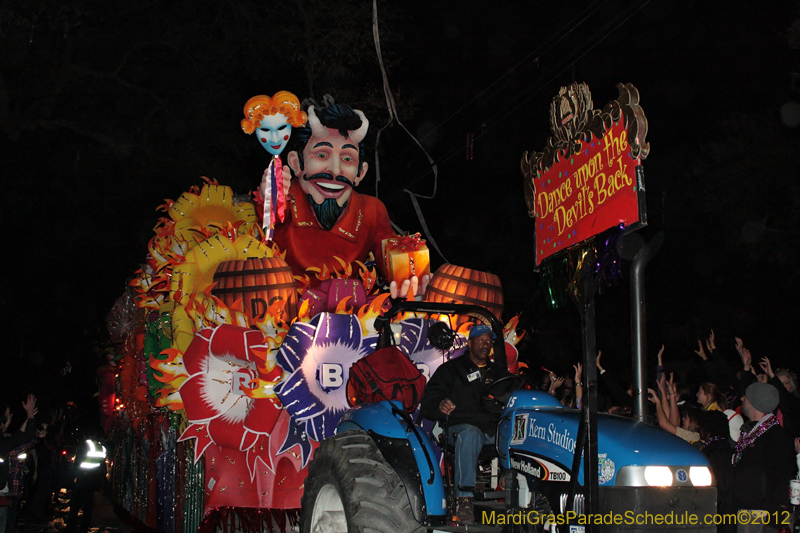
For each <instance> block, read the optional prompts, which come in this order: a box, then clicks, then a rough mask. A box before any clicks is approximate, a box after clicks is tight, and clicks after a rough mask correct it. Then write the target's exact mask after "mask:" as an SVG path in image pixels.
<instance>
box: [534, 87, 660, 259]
mask: <svg viewBox="0 0 800 533" xmlns="http://www.w3.org/2000/svg"><path fill="white" fill-rule="evenodd" d="M617 88H618V90H619V97H618V99H617V100H613V101H611V102H610V103H608V104H607V105H606V106H605V107H604V108H603V110H602V111H599V110H595V109H593V104H592V98H591V93H590V92H589V88H588V86H587V85H586V84H585V83H577V82H576V83H573V84H572V85H569V86H568V87H562V88H561V91H560V92H559V94H558V96H556V97H555V98H554V99H553V102H552V103H551V105H550V127H551V130H552V132H553V135H552V136H551V137H550V138H549V139H548V140H547V144H546V146H545V149H544V151H543V152H525V154H523V157H522V173H523V174H524V176H525V180H524V189H525V201H526V203H527V205H528V214H529V215H530V216H531V217H533V218H536V229H535V231H536V239H535V243H536V244H535V250H536V265H537V266H538V265H540V264H541V263H542V261H544V260H545V259H547V258H548V257H550V256H552V255H554V254H556V253H558V252H560V251H562V250H565V249H567V248H570V247H572V246H575V245H578V244H580V243H582V242H584V241H586V240H588V239H590V238H591V237H594V236H595V235H597V234H598V233H601V232H603V231H605V230H607V229H609V228H612V227H615V226H618V225H620V224H621V225H622V226H623V227H625V228H626V229H628V230H633V229H637V228H639V227H641V226H643V225H646V224H647V216H646V212H645V203H644V173H643V172H642V167H641V163H642V160H644V159H645V158H646V157H647V155H648V153H649V151H650V145H649V143H647V142H646V141H645V136H646V135H647V119H646V118H645V116H644V112H643V111H642V108H641V107H640V106H639V92H638V91H637V90H636V88H635V87H634V86H633V85H631V84H625V85H623V84H619V85H617Z"/></svg>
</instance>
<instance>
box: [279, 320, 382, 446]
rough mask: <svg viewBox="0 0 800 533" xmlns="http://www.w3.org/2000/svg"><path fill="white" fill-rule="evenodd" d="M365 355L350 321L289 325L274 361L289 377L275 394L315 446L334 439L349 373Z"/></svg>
mask: <svg viewBox="0 0 800 533" xmlns="http://www.w3.org/2000/svg"><path fill="white" fill-rule="evenodd" d="M370 351H371V350H369V346H368V345H366V344H365V343H364V340H363V336H362V328H361V323H360V322H359V320H358V318H356V317H355V316H353V315H336V314H331V313H321V314H319V315H317V316H315V317H314V318H312V319H311V321H310V322H309V323H307V324H305V323H301V322H295V323H294V324H293V325H292V327H291V329H290V330H289V333H288V334H287V335H286V339H285V340H284V342H283V344H282V345H281V347H280V349H279V350H278V355H277V358H276V359H277V362H278V364H279V365H280V366H281V368H283V370H284V371H285V372H286V373H287V374H289V375H288V376H287V377H286V379H284V380H283V381H282V382H281V383H280V384H278V385H277V386H276V387H275V393H276V395H277V396H278V398H279V399H280V401H281V403H282V404H283V406H284V408H285V409H286V410H287V411H288V412H289V413H290V414H291V415H292V416H293V418H294V419H295V421H296V422H297V423H298V425H300V427H301V428H303V430H304V431H305V432H306V434H307V435H308V436H309V438H311V439H313V440H315V441H317V442H319V441H322V440H324V439H325V438H327V437H329V436H331V435H333V434H334V432H335V431H336V425H337V424H338V422H339V418H340V417H341V415H342V414H343V413H344V411H345V410H347V409H348V408H349V405H348V403H347V391H346V388H345V387H344V386H343V385H344V384H345V383H346V382H347V377H348V370H349V368H350V366H351V365H352V364H353V363H355V362H356V361H358V360H359V359H361V358H362V357H364V356H365V355H367V354H368V353H370Z"/></svg>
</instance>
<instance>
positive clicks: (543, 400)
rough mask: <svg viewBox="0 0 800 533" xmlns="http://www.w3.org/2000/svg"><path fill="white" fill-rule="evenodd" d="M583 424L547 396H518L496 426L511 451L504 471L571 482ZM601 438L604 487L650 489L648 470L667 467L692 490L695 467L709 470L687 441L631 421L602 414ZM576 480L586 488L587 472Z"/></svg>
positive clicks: (577, 415) (500, 445)
mask: <svg viewBox="0 0 800 533" xmlns="http://www.w3.org/2000/svg"><path fill="white" fill-rule="evenodd" d="M580 420H581V412H580V411H579V410H577V409H572V408H567V407H563V406H561V404H560V403H558V401H557V400H556V399H555V398H553V397H552V396H551V395H549V394H546V393H543V392H541V391H518V392H516V393H514V394H513V395H512V396H511V397H510V398H509V400H508V403H507V404H506V408H505V410H504V412H503V418H502V420H501V422H500V425H499V426H498V435H497V437H498V448H499V449H500V450H503V449H508V450H509V453H508V455H507V456H506V457H502V460H503V461H504V463H505V466H506V467H509V468H512V469H515V470H519V471H522V472H525V473H527V474H529V475H532V476H534V477H537V478H539V479H543V480H551V481H569V480H570V478H571V468H572V460H573V455H574V452H575V448H576V446H577V443H576V440H577V438H578V425H579V423H580ZM597 434H598V462H599V465H598V472H599V478H600V485H601V486H622V485H624V486H641V485H643V484H646V483H645V481H644V468H645V467H648V466H662V467H668V468H669V471H671V472H672V473H673V476H674V480H675V482H674V484H675V485H683V484H688V485H691V484H692V483H691V482H690V480H689V472H690V470H691V467H708V465H709V463H708V460H707V459H706V457H705V456H704V455H703V454H702V453H701V452H700V451H698V450H697V449H695V448H694V447H693V446H692V445H690V444H689V443H687V442H686V441H684V440H683V439H681V438H679V437H676V436H675V435H672V434H671V433H668V432H666V431H664V430H662V429H659V428H655V427H653V426H650V425H647V424H644V423H642V422H638V421H634V420H632V419H629V418H625V417H620V416H614V415H608V414H604V413H598V415H597ZM699 470H702V469H699ZM578 480H579V482H580V483H583V472H580V473H579V479H578ZM651 484H652V483H651Z"/></svg>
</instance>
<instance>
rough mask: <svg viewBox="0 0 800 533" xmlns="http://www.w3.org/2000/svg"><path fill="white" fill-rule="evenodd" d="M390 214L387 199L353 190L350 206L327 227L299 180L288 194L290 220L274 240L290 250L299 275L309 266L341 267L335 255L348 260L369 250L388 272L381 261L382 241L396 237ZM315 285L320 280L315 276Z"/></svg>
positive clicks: (290, 260) (288, 253)
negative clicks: (385, 203)
mask: <svg viewBox="0 0 800 533" xmlns="http://www.w3.org/2000/svg"><path fill="white" fill-rule="evenodd" d="M394 236H395V233H394V231H393V230H392V225H391V222H390V221H389V214H388V213H387V212H386V207H385V206H384V205H383V202H381V201H380V200H378V199H377V198H374V197H372V196H366V195H361V194H358V193H357V192H356V191H352V193H351V194H350V200H349V204H348V206H347V209H346V210H345V212H344V213H343V214H342V216H341V217H340V218H339V220H338V221H337V222H336V224H335V225H334V226H333V228H331V230H330V231H327V230H325V229H323V228H322V227H321V226H320V225H319V222H317V219H316V217H315V216H314V211H313V210H312V208H311V206H310V205H309V203H308V199H307V198H306V197H305V195H304V194H303V191H302V190H301V189H300V186H299V185H298V184H297V180H292V186H291V188H290V189H289V194H288V196H287V198H286V220H285V222H284V223H283V224H279V225H278V226H277V227H276V228H275V238H274V241H275V242H276V243H277V244H278V246H280V248H281V250H286V262H287V263H288V264H289V266H290V267H292V272H294V273H295V274H296V275H301V274H309V273H308V272H306V269H307V268H308V267H317V268H320V269H321V268H322V267H323V265H328V269H329V270H332V269H336V270H339V271H341V269H342V267H341V265H340V264H339V262H338V261H336V260H335V259H334V258H333V257H334V256H336V257H340V258H341V259H342V260H344V261H345V262H346V263H352V262H353V261H356V260H358V261H362V262H363V261H365V260H366V259H367V256H368V254H369V252H372V253H373V254H374V255H375V259H377V260H378V267H379V268H380V270H381V272H382V273H383V274H384V275H385V272H384V265H383V261H381V260H380V259H381V241H382V240H383V239H388V238H389V237H394ZM309 277H310V278H311V286H312V287H316V286H318V285H319V283H320V281H319V280H318V279H317V278H316V277H315V276H314V275H309Z"/></svg>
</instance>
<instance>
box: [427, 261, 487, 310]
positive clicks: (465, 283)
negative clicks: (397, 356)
mask: <svg viewBox="0 0 800 533" xmlns="http://www.w3.org/2000/svg"><path fill="white" fill-rule="evenodd" d="M425 301H426V302H443V303H457V304H472V305H482V306H483V307H485V308H487V309H488V310H489V311H491V312H492V313H493V314H494V316H495V317H497V319H498V320H501V321H502V317H503V286H502V284H501V283H500V278H498V277H497V276H496V275H494V274H492V273H490V272H481V271H480V270H472V269H470V268H464V267H460V266H457V265H450V264H444V265H442V266H441V267H439V270H437V271H436V273H435V274H434V275H433V277H432V278H431V281H430V284H429V285H428V288H427V290H426V292H425ZM468 318H469V317H460V318H459V320H458V323H459V324H461V323H463V322H466V321H467V320H468Z"/></svg>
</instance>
